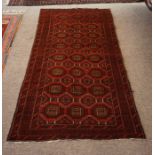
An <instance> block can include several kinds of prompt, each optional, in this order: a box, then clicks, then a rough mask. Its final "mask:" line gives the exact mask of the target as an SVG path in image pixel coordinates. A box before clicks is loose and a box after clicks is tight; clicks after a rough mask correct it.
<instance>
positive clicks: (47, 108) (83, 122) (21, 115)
mask: <svg viewBox="0 0 155 155" xmlns="http://www.w3.org/2000/svg"><path fill="white" fill-rule="evenodd" d="M114 138H145V135H144V131H143V128H142V125H141V123H140V119H139V116H138V113H137V110H136V107H135V103H134V99H133V95H132V90H131V87H130V84H129V81H128V78H127V74H126V70H125V68H124V65H123V59H122V55H121V51H120V48H119V45H118V41H117V36H116V33H115V28H114V23H113V18H112V14H111V12H110V10H109V9H103V10H99V9H71V10H65V9H62V10H59V9H55V10H51V9H47V10H46V9H42V10H41V13H40V17H39V23H38V28H37V32H36V38H35V41H34V44H33V48H32V52H31V56H30V60H29V64H28V68H27V71H26V74H25V78H24V81H23V84H22V87H21V90H20V94H19V98H18V103H17V108H16V111H15V114H14V119H13V122H12V125H11V128H10V132H9V135H8V140H10V141H30V140H33V141H43V140H55V139H114Z"/></svg>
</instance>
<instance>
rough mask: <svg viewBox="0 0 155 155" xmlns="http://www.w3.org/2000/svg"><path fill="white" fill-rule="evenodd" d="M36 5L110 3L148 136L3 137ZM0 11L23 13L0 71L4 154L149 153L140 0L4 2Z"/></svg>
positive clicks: (147, 37)
mask: <svg viewBox="0 0 155 155" xmlns="http://www.w3.org/2000/svg"><path fill="white" fill-rule="evenodd" d="M40 8H60V9H61V8H100V9H101V8H110V9H111V10H112V14H113V17H114V22H115V26H116V32H117V35H118V39H119V44H120V47H121V50H122V54H123V57H124V63H125V66H126V69H127V72H128V77H129V80H130V82H131V86H132V89H133V92H134V98H135V102H136V106H137V110H138V112H139V115H140V118H141V121H142V125H143V127H144V130H145V133H146V136H147V138H146V139H143V140H142V139H117V140H99V141H97V140H57V141H46V142H7V141H6V137H7V134H8V131H9V128H10V124H11V122H12V117H13V114H14V111H15V107H16V103H17V97H18V94H19V90H20V86H21V83H22V80H23V78H24V74H25V70H26V67H27V63H28V60H29V56H30V52H31V48H32V44H33V40H34V37H35V32H36V27H37V21H38V16H39V10H40ZM3 12H4V13H8V12H12V13H15V12H20V13H21V12H23V13H24V15H23V19H22V22H21V24H20V26H19V29H18V32H17V34H16V37H15V39H14V42H13V45H12V49H11V52H10V55H9V58H8V62H7V65H6V68H5V70H4V72H3V154H4V155H87V154H89V155H151V137H152V135H151V134H152V131H151V111H152V109H151V98H152V97H151V80H152V79H151V70H152V69H151V51H152V49H151V46H152V45H151V42H152V40H151V33H152V32H151V25H152V24H151V18H152V17H151V12H150V11H149V10H148V9H147V7H146V6H145V4H144V3H132V4H89V5H59V6H57V5H54V6H43V7H7V6H5V1H4V4H3Z"/></svg>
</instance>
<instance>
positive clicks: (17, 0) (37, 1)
mask: <svg viewBox="0 0 155 155" xmlns="http://www.w3.org/2000/svg"><path fill="white" fill-rule="evenodd" d="M139 1H144V0H10V2H9V5H11V6H13V5H15V6H16V5H27V6H35V5H54V4H88V3H130V2H139Z"/></svg>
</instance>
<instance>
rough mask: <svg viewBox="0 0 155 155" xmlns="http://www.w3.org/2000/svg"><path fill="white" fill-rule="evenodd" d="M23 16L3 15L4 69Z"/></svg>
mask: <svg viewBox="0 0 155 155" xmlns="http://www.w3.org/2000/svg"><path fill="white" fill-rule="evenodd" d="M20 20H21V15H3V17H2V69H3V70H4V67H5V65H6V62H7V58H8V55H9V49H10V46H11V44H12V41H13V38H14V36H15V33H16V30H17V27H18V25H19V22H20Z"/></svg>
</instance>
